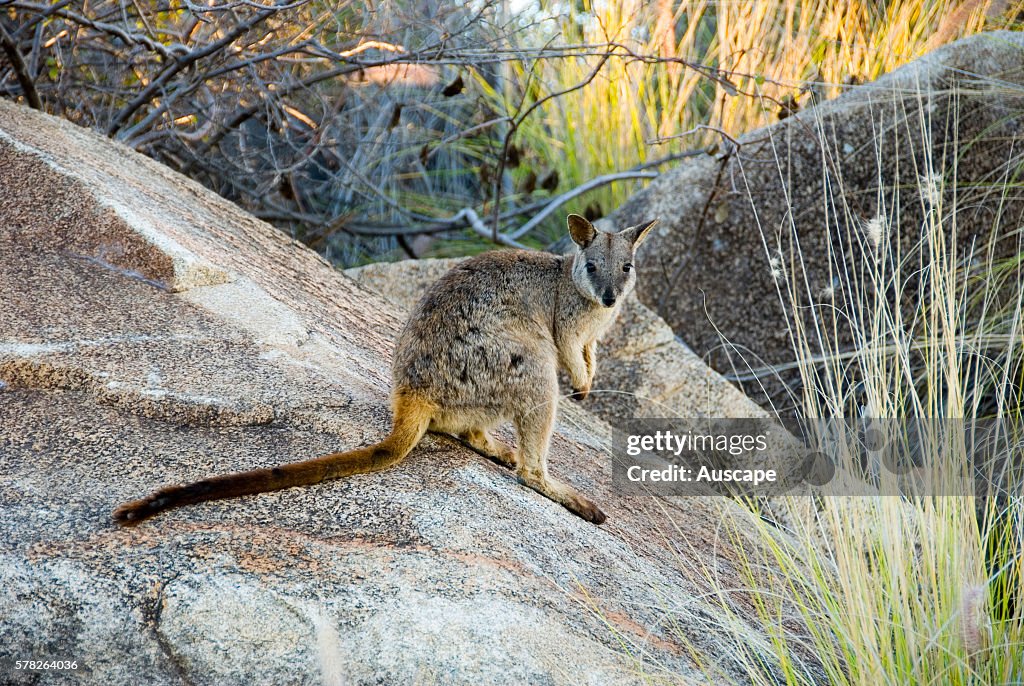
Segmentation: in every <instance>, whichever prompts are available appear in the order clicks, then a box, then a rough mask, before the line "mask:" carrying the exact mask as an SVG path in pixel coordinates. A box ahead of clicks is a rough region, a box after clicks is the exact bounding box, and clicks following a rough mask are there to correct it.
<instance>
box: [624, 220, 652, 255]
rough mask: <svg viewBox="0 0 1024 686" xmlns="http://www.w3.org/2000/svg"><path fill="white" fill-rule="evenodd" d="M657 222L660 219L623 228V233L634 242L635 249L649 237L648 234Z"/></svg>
mask: <svg viewBox="0 0 1024 686" xmlns="http://www.w3.org/2000/svg"><path fill="white" fill-rule="evenodd" d="M657 223H658V220H657V219H655V220H654V221H650V222H646V223H643V224H637V225H636V226H631V227H629V228H628V229H623V230H622V233H624V234H625V235H626V237H627V238H629V241H630V242H631V243H632V244H633V249H634V250H635V249H636V248H639V247H640V244H641V243H643V242H644V239H645V238H647V234H649V233H650V232H651V229H653V228H654V225H655V224H657Z"/></svg>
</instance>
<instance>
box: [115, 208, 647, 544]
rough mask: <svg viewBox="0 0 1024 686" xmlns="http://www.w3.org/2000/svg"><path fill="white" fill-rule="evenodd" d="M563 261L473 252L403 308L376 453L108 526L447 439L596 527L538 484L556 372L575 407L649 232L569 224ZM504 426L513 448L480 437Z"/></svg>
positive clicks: (131, 507) (278, 475) (213, 490)
mask: <svg viewBox="0 0 1024 686" xmlns="http://www.w3.org/2000/svg"><path fill="white" fill-rule="evenodd" d="M568 224H569V234H570V235H571V236H572V240H573V241H574V242H575V244H576V249H575V252H574V254H573V255H571V256H558V255H552V254H548V253H541V252H530V251H525V250H502V251H494V252H488V253H484V254H482V255H478V256H476V257H473V258H471V259H468V260H466V261H465V262H462V263H461V264H459V265H458V266H456V267H455V268H454V269H452V270H451V271H449V272H448V273H447V274H446V275H445V276H443V277H441V279H440V280H439V281H438V282H437V283H436V284H434V285H433V286H432V287H431V288H430V289H429V290H428V291H427V292H426V294H424V296H423V298H422V299H421V300H420V301H419V303H418V304H417V305H416V307H415V308H414V309H413V312H412V314H411V315H410V317H409V321H408V322H407V323H406V325H405V328H404V329H403V330H402V333H401V334H400V335H399V337H398V342H397V344H396V346H395V355H394V362H393V367H392V379H393V390H392V393H391V405H392V410H393V415H394V416H393V419H392V429H391V433H390V434H389V435H388V436H387V437H386V438H385V439H384V440H382V441H381V442H380V443H377V444H375V445H371V446H368V447H365V448H357V449H355V450H349V451H346V452H340V453H332V454H330V455H325V456H324V457H319V458H316V459H312V460H307V461H305V462H294V463H291V464H284V465H281V466H278V467H273V468H270V469H255V470H252V471H249V472H240V473H237V474H226V475H223V476H215V477H212V478H209V479H204V480H202V481H197V482H196V483H192V484H187V485H185V486H168V487H166V488H162V489H160V490H159V491H156V492H155V493H153V494H152V495H149V496H147V497H145V498H143V499H141V500H136V501H134V502H131V503H127V504H125V505H122V506H121V507H119V508H118V509H117V510H115V511H114V519H115V520H116V521H117V522H118V523H120V524H124V525H132V524H135V523H137V522H139V521H141V520H143V519H146V518H147V517H151V516H153V515H155V514H157V513H158V512H161V511H163V510H167V509H170V508H173V507H178V506H181V505H191V504H193V503H199V502H204V501H207V500H216V499H220V498H233V497H236V496H241V495H248V494H250V493H262V492H265V491H274V490H277V489H280V488H288V487H290V486H301V485H306V484H315V483H319V482H321V481H324V480H325V479H334V478H337V477H342V476H349V475H350V474H360V473H364V472H374V471H377V470H380V469H386V468H387V467H390V466H392V465H394V464H396V463H397V462H399V461H400V460H402V459H403V458H404V457H405V456H406V455H408V454H409V451H411V450H412V449H413V447H415V446H416V444H417V443H419V442H420V440H421V439H422V438H423V435H424V434H425V433H426V432H427V431H436V432H444V433H451V434H456V435H458V436H459V437H460V438H461V439H462V440H463V441H465V442H466V443H467V444H469V445H470V446H471V447H473V448H474V449H476V450H478V451H479V452H481V453H483V454H484V455H487V456H488V457H490V458H492V459H494V460H496V461H498V462H500V463H501V464H504V465H505V466H507V467H509V468H512V469H515V470H516V472H517V473H518V475H519V479H520V481H521V482H522V483H523V484H525V485H526V486H529V487H530V488H532V489H534V490H535V491H537V492H539V493H542V494H543V495H545V496H547V497H548V498H551V499H552V500H554V501H555V502H557V503H561V504H562V505H564V506H565V507H567V508H568V509H569V510H571V511H573V512H575V513H576V514H578V515H579V516H580V517H582V518H583V519H586V520H588V521H591V522H594V523H595V524H600V523H602V522H604V520H605V515H604V513H603V512H602V511H601V510H600V508H598V506H597V505H595V504H594V503H593V502H591V501H590V500H588V499H587V498H585V497H584V496H582V495H581V494H579V493H577V492H576V491H575V490H573V489H572V488H571V487H570V486H568V485H566V484H564V483H561V482H559V481H556V480H555V479H553V478H551V477H550V476H549V475H548V470H547V453H548V443H549V441H550V439H551V434H552V431H553V429H554V422H555V413H556V410H557V407H558V399H559V390H558V375H557V372H558V367H559V365H561V366H562V367H563V368H564V369H565V370H566V371H567V372H568V374H569V377H570V380H571V383H572V386H573V390H574V391H575V392H576V393H575V395H574V397H586V395H587V393H589V392H590V387H591V384H592V383H593V380H594V371H595V357H594V352H595V343H596V341H597V339H598V338H599V337H600V336H601V335H602V334H603V333H604V332H605V331H606V330H607V329H608V328H609V327H610V326H611V324H612V322H613V321H614V320H615V317H616V316H617V315H618V312H619V308H620V307H621V304H622V300H623V298H624V297H625V296H626V294H628V293H629V292H630V291H631V290H632V289H633V286H634V285H635V284H636V271H635V270H634V268H633V255H634V251H635V250H636V248H637V246H639V245H640V243H641V242H642V241H643V240H644V238H645V237H646V236H647V234H648V232H649V231H650V230H651V227H652V226H654V224H655V222H649V223H646V224H640V225H637V226H633V227H630V228H628V229H624V230H623V231H621V232H619V233H615V234H610V233H604V232H599V231H597V229H595V228H594V226H593V225H592V224H591V223H590V222H589V221H587V220H586V219H584V218H583V217H581V216H579V215H576V214H570V215H569V217H568ZM508 420H511V421H512V422H513V423H514V425H515V429H516V433H517V436H518V439H519V450H518V451H517V450H513V449H512V448H511V447H510V446H508V445H505V444H504V443H501V442H499V441H497V440H495V439H494V438H493V437H492V436H491V434H490V431H491V429H493V428H494V427H495V426H497V425H498V424H500V423H501V422H503V421H508Z"/></svg>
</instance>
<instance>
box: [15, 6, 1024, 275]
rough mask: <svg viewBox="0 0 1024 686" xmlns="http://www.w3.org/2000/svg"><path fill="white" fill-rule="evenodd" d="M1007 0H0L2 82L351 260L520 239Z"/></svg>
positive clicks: (950, 34) (881, 67) (1000, 14)
mask: <svg viewBox="0 0 1024 686" xmlns="http://www.w3.org/2000/svg"><path fill="white" fill-rule="evenodd" d="M1019 4H1020V3H1017V4H1016V5H1014V8H1010V7H1008V3H1005V2H977V0H975V1H973V2H955V1H953V0H942V1H939V0H902V1H896V2H889V3H884V4H883V5H877V4H875V3H871V4H864V3H859V2H855V3H838V4H837V3H829V2H824V1H823V0H819V1H817V2H809V3H796V2H794V1H793V0H770V1H766V2H759V3H711V2H707V1H706V0H700V1H697V0H681V1H680V2H673V1H671V0H668V1H667V0H659V1H658V2H653V3H649V2H640V0H601V1H598V2H578V3H566V4H561V3H541V4H538V3H531V2H523V1H517V2H506V3H502V2H499V1H498V0H482V1H481V2H474V3H468V4H450V3H440V2H426V3H409V2H403V1H399V2H389V3H384V4H379V3H377V2H375V1H374V0H344V1H343V2H326V1H325V0H296V1H295V2H284V0H244V1H243V0H223V1H222V2H220V3H215V4H199V3H194V2H190V1H187V0H186V1H183V2H177V1H171V0H144V1H141V2H131V3H125V2H118V1H115V0H99V1H97V2H89V3H87V4H84V5H81V6H80V7H79V6H78V5H77V4H76V3H70V2H67V1H57V2H53V3H45V2H41V1H37V2H32V1H29V0H0V11H2V12H3V15H2V17H0V27H2V28H3V31H2V34H0V38H2V39H3V40H2V41H0V42H2V43H3V53H2V56H0V93H6V94H7V95H8V96H9V97H19V96H20V97H24V98H25V99H26V101H27V102H29V103H30V104H37V105H38V106H40V107H41V108H43V109H46V110H47V111H50V112H52V113H55V114H58V115H60V116H64V117H66V118H68V119H70V120H72V121H74V122H76V123H79V124H81V125H83V126H89V127H92V128H95V129H97V130H99V131H102V132H104V133H105V134H107V135H109V136H111V137H113V138H116V139H117V140H120V141H122V142H124V143H126V144H128V145H130V146H131V147H133V148H135V149H137V150H139V151H141V152H144V153H145V154H147V155H150V156H152V157H154V158H156V159H158V160H161V161H162V162H164V163H166V164H168V165H170V166H171V167H173V168H175V169H178V170H180V171H183V172H185V173H186V174H188V175H190V176H192V177H193V178H195V179H197V180H199V181H200V182H202V183H203V184H205V185H207V186H209V187H210V188H213V189H214V190H216V191H217V192H219V193H220V194H222V195H224V196H225V197H228V198H230V199H232V200H234V201H236V202H238V203H240V204H241V205H243V206H244V207H246V208H247V209H249V210H251V211H253V212H254V213H255V214H257V215H258V216H261V217H263V218H265V219H268V220H269V221H272V222H274V223H275V224H277V225H278V226H280V227H281V228H283V229H284V230H286V231H288V232H289V233H290V234H291V235H293V236H294V237H297V238H299V239H301V240H303V241H305V242H307V243H308V244H310V245H312V246H314V247H315V248H317V249H318V250H320V251H321V252H323V253H325V254H326V255H327V256H328V257H330V258H332V259H333V260H335V261H337V262H340V263H343V264H349V263H354V262H360V261H363V260H365V259H367V258H371V257H373V256H375V255H379V254H381V253H382V252H388V251H389V250H392V249H395V248H397V247H399V246H401V247H402V248H403V249H404V250H405V252H407V253H409V252H417V253H419V252H424V251H426V252H427V253H436V252H441V253H445V254H449V253H453V252H463V251H470V252H472V251H475V250H478V249H480V247H481V246H482V245H486V242H489V241H492V240H495V239H496V240H498V242H500V243H505V244H511V245H518V244H520V243H521V242H523V241H525V242H526V243H527V244H530V245H535V246H541V245H543V244H544V243H546V242H547V241H549V240H550V239H551V238H553V237H555V236H557V235H559V234H560V233H561V232H562V230H563V227H562V226H561V222H560V221H559V220H557V219H556V214H555V213H551V214H550V216H549V218H547V219H546V220H544V221H536V222H527V220H529V219H530V218H531V217H532V216H533V215H534V214H536V213H537V212H539V211H540V210H542V209H544V208H545V207H548V206H549V203H551V201H553V200H557V202H556V203H554V204H552V205H550V207H549V209H555V208H556V207H558V206H560V205H562V204H563V203H566V202H571V203H572V204H571V206H570V207H571V208H572V209H575V210H577V211H582V210H583V209H586V210H587V212H588V214H590V215H592V216H599V215H602V214H605V213H607V212H608V211H610V210H611V209H613V208H614V207H615V206H616V205H618V204H619V203H620V202H621V201H622V200H623V199H624V198H625V197H626V196H627V195H628V194H630V193H631V192H633V191H635V190H636V189H637V188H638V187H640V186H641V185H642V184H643V183H646V182H647V180H648V179H650V178H651V177H653V176H654V175H655V173H656V170H657V168H658V167H659V166H660V164H662V163H664V162H665V161H666V160H667V161H671V160H673V159H677V158H678V155H680V154H681V153H683V152H684V151H686V150H688V149H691V148H697V149H699V148H701V147H703V146H704V145H707V144H710V143H713V142H714V141H716V140H718V139H720V138H721V137H722V136H733V135H738V134H739V133H741V132H743V131H745V130H747V129H749V128H751V127H753V126H755V125H757V124H760V123H763V122H764V121H765V120H767V119H771V118H772V117H774V116H776V112H779V111H781V112H782V113H783V114H784V113H785V112H787V111H789V110H791V109H792V108H794V107H798V106H802V105H803V104H805V103H807V102H809V101H811V100H812V99H814V98H817V97H824V96H831V95H834V94H836V93H837V92H839V91H840V90H841V89H842V87H843V84H844V83H845V82H849V81H856V80H861V79H870V78H873V77H875V76H876V75H878V74H879V73H881V72H883V71H886V70H888V69H891V68H892V67H895V66H897V65H899V64H901V63H903V62H905V61H907V60H909V59H912V58H913V57H915V56H917V55H919V54H921V53H922V52H923V51H925V50H927V49H929V48H931V47H933V46H934V45H937V44H939V43H941V42H946V41H948V40H951V39H953V38H955V37H957V36H958V35H960V34H962V33H970V32H973V31H977V30H979V29H980V28H982V27H983V26H993V25H1001V23H1005V22H1006V21H1009V19H1007V18H1008V17H1012V16H1014V12H1017V11H1019V8H1018V7H1017V5H1019ZM780 108H781V110H780ZM707 127H710V128H707ZM691 131H692V133H686V132H691ZM612 172H615V175H614V176H607V175H608V174H610V173H612ZM595 178H597V179H598V181H596V182H595ZM585 182H587V183H590V184H591V185H590V186H588V189H589V190H587V192H585V193H580V194H579V195H570V196H566V195H565V193H566V192H569V191H570V190H571V189H575V188H577V187H579V186H580V185H581V184H583V183H585ZM524 223H527V224H528V226H527V227H526V228H525V229H520V227H522V226H523V224H524ZM416 237H419V238H416ZM430 237H441V238H446V239H454V240H455V241H456V242H455V243H452V244H450V245H445V244H444V242H436V241H435V240H434V239H433V238H430ZM414 239H415V240H414ZM467 239H469V240H468V242H467ZM414 244H415V245H414Z"/></svg>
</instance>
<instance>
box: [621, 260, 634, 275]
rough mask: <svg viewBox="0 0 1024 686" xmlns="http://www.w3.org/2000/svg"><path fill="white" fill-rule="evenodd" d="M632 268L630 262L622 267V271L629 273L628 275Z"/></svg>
mask: <svg viewBox="0 0 1024 686" xmlns="http://www.w3.org/2000/svg"><path fill="white" fill-rule="evenodd" d="M632 268H633V265H631V264H629V263H628V262H627V263H626V264H624V265H622V271H624V272H627V273H628V272H629V271H630V270H631V269H632Z"/></svg>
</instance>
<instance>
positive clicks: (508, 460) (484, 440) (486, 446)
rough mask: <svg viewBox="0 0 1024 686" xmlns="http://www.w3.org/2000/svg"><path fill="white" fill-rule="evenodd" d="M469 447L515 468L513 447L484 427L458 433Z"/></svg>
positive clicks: (510, 467)
mask: <svg viewBox="0 0 1024 686" xmlns="http://www.w3.org/2000/svg"><path fill="white" fill-rule="evenodd" d="M459 438H461V439H462V440H463V441H465V442H466V443H467V444H468V445H469V446H470V447H471V448H473V449H474V450H476V451H477V452H478V453H480V454H481V455H483V456H484V457H488V458H490V459H492V460H494V461H495V462H497V463H498V464H501V465H503V466H505V467H508V468H509V469H515V468H516V451H515V449H514V448H513V447H512V446H510V445H508V444H507V443H503V442H501V441H499V440H498V439H496V438H495V437H494V436H492V435H491V434H490V432H489V431H487V430H486V429H470V430H469V431H465V432H463V433H461V434H459Z"/></svg>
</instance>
